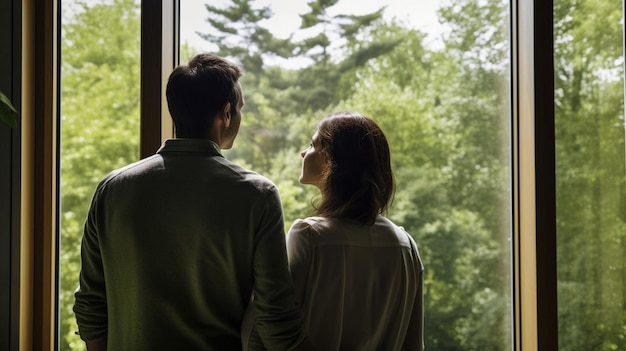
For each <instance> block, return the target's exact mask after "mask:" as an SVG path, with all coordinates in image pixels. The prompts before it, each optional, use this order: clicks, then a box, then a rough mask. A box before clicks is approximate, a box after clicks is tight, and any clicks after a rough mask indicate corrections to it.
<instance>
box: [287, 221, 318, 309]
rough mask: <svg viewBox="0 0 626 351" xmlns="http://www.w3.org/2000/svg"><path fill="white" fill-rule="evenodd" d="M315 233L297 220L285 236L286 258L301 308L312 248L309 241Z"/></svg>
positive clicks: (308, 225) (304, 222) (304, 223)
mask: <svg viewBox="0 0 626 351" xmlns="http://www.w3.org/2000/svg"><path fill="white" fill-rule="evenodd" d="M314 234H315V232H314V230H313V228H311V225H310V224H309V223H307V222H306V220H302V219H297V220H296V221H295V222H294V223H293V224H292V225H291V228H290V229H289V232H288V234H287V257H288V259H289V269H290V270H291V277H292V279H293V284H294V287H295V292H296V300H297V302H298V304H299V305H300V306H301V305H302V303H303V301H304V298H305V294H306V282H307V276H308V274H309V269H310V267H311V259H312V256H313V248H312V246H311V239H312V237H313V236H314Z"/></svg>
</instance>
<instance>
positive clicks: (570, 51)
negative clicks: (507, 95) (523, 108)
mask: <svg viewBox="0 0 626 351" xmlns="http://www.w3.org/2000/svg"><path fill="white" fill-rule="evenodd" d="M621 5H622V4H621V3H618V2H615V1H608V0H584V1H577V2H575V3H574V2H572V1H565V0H563V1H559V2H558V3H557V4H555V19H554V21H555V23H557V24H558V25H557V26H555V95H556V97H555V107H556V113H555V117H556V120H555V126H556V140H557V143H556V174H557V184H556V186H557V219H558V221H557V233H558V239H559V241H558V243H559V245H558V246H557V257H558V259H559V261H558V264H559V266H558V267H559V269H558V293H559V331H560V332H559V347H560V348H562V349H564V350H626V342H625V341H624V340H626V330H625V328H624V325H625V322H624V321H625V320H626V318H625V317H626V294H625V292H624V291H625V289H624V287H625V286H626V230H625V229H626V191H625V189H626V182H625V177H624V158H625V154H624V150H625V149H624V147H625V145H624V112H623V108H624V93H623V91H624V90H623V89H624V87H623V84H624V83H623V77H624V68H623V62H624V61H623V60H624V58H623V52H622V50H623V32H622V31H623V28H622V27H623V21H622V16H623V9H622V6H621ZM561 301H562V302H561ZM582 335H584V337H581V336H582Z"/></svg>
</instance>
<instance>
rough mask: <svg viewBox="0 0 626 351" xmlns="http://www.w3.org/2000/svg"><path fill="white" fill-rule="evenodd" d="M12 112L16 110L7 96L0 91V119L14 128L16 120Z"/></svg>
mask: <svg viewBox="0 0 626 351" xmlns="http://www.w3.org/2000/svg"><path fill="white" fill-rule="evenodd" d="M13 113H17V110H16V109H15V107H13V105H12V104H11V101H10V100H9V98H8V97H6V95H4V94H3V93H2V92H1V91H0V121H2V122H4V123H6V124H8V125H9V126H10V127H11V128H15V127H16V126H17V122H16V121H15V117H13Z"/></svg>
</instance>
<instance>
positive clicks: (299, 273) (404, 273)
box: [244, 216, 424, 350]
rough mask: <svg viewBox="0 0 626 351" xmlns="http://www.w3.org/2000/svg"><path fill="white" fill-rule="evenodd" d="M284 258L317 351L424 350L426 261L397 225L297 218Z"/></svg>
mask: <svg viewBox="0 0 626 351" xmlns="http://www.w3.org/2000/svg"><path fill="white" fill-rule="evenodd" d="M287 255H288V258H289V266H290V269H291V276H292V278H293V281H294V285H295V290H296V300H297V301H298V304H299V306H300V309H301V311H302V314H303V317H304V323H305V326H306V328H307V331H308V335H309V338H310V340H311V342H312V343H313V344H314V345H315V347H316V348H317V349H318V350H423V348H424V342H423V296H422V279H423V278H422V273H423V265H422V261H421V258H420V255H419V252H418V250H417V246H416V244H415V242H414V240H413V239H412V238H411V237H410V236H409V234H408V233H407V232H406V231H404V229H403V228H402V227H399V226H397V225H395V224H394V223H393V222H391V221H390V220H389V219H387V218H385V217H382V216H379V217H378V218H377V220H376V222H375V223H374V224H373V225H371V226H368V225H362V224H358V223H355V222H349V221H345V220H340V219H330V218H321V217H309V218H306V219H298V220H296V221H295V222H294V223H293V225H292V227H291V229H290V230H289V234H288V237H287ZM244 329H246V327H245V323H244ZM253 339H254V338H253ZM244 340H247V339H246V336H245V330H244ZM257 341H258V339H257ZM250 345H252V344H250ZM250 349H252V350H254V349H256V348H255V347H252V346H251V347H250Z"/></svg>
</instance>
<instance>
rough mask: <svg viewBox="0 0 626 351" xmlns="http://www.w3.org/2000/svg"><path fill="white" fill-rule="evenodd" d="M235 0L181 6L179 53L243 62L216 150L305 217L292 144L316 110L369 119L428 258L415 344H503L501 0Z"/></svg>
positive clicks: (304, 140) (303, 135) (410, 227)
mask: <svg viewBox="0 0 626 351" xmlns="http://www.w3.org/2000/svg"><path fill="white" fill-rule="evenodd" d="M238 3H239V4H241V8H240V7H238V6H236V5H235V4H234V3H233V2H229V1H221V2H217V1H214V2H210V3H209V4H208V5H206V6H205V5H202V4H201V3H196V2H181V49H180V52H181V61H184V60H185V59H186V58H188V57H190V56H191V55H192V54H193V53H195V52H198V51H212V52H219V53H220V54H221V55H224V56H229V57H230V58H231V59H233V60H236V61H238V62H240V63H241V64H242V66H243V68H244V71H245V72H246V73H245V75H244V77H243V78H242V82H241V84H242V87H243V90H244V94H245V99H246V106H245V108H244V111H243V119H242V127H241V131H240V134H239V137H238V139H237V141H236V142H235V145H234V147H233V148H232V149H231V150H227V151H226V156H227V157H228V158H229V159H231V160H234V161H235V162H238V163H240V164H243V165H246V166H248V167H250V168H252V169H254V170H256V171H258V172H260V173H262V174H264V175H266V176H268V177H269V178H270V179H272V180H274V181H275V182H276V184H277V185H278V188H279V190H280V192H281V194H282V198H283V207H284V211H285V220H286V227H288V226H289V225H290V224H291V222H293V220H295V219H296V218H301V217H305V216H307V215H309V214H310V205H309V204H310V199H311V197H312V196H313V194H314V193H315V192H314V191H313V189H311V187H307V186H302V185H300V184H299V183H298V176H299V174H300V167H301V158H300V155H299V152H300V150H302V149H303V148H305V147H306V146H307V145H308V142H309V141H308V140H310V137H311V135H312V134H313V132H314V131H315V126H316V123H317V122H318V121H319V120H320V118H321V117H322V116H324V115H325V114H328V113H330V112H334V111H340V110H346V109H348V110H357V111H359V112H362V113H364V114H365V115H368V116H369V117H371V118H373V119H374V120H376V121H377V122H378V123H379V124H380V125H381V127H382V128H383V130H384V131H385V133H386V135H387V138H388V139H389V140H390V143H391V149H392V159H393V162H394V169H395V175H396V180H397V184H398V187H397V192H396V197H395V200H394V204H393V206H392V208H391V209H390V210H389V212H388V216H389V217H390V218H391V219H393V220H394V221H395V222H396V223H399V224H400V225H403V226H404V227H405V228H406V229H407V231H408V232H409V233H411V234H412V235H413V237H414V238H415V239H416V242H417V244H418V246H419V248H420V252H421V254H422V258H423V260H424V265H425V267H426V269H425V272H426V273H425V274H426V275H425V311H426V316H425V319H426V321H425V337H426V348H427V349H434V350H505V349H507V348H510V347H511V345H512V340H511V336H512V332H511V321H512V315H511V313H512V312H511V311H512V308H511V274H510V272H511V268H510V267H511V261H510V257H511V240H510V239H511V223H510V213H511V205H510V204H511V197H510V191H511V187H510V183H511V179H510V173H511V170H510V163H511V161H510V159H511V149H510V147H509V145H510V144H511V140H510V136H511V133H510V128H511V127H510V111H511V107H510V105H511V102H510V90H509V86H510V80H509V75H510V69H509V68H510V59H509V58H510V54H509V52H510V43H509V34H508V23H509V18H510V14H509V12H510V11H509V4H508V2H503V1H457V2H455V3H454V4H447V3H442V5H441V7H438V6H436V4H437V2H428V5H425V4H424V3H423V2H421V3H420V2H415V4H414V5H411V4H410V3H407V2H406V1H392V0H388V1H385V2H383V3H377V4H376V5H372V4H368V5H367V6H366V5H365V4H363V2H354V1H350V0H341V1H339V2H337V4H336V5H334V6H331V5H320V11H319V12H318V13H317V14H313V12H312V10H311V8H310V7H309V6H308V5H307V4H308V3H310V2H308V1H293V0H291V1H285V2H279V1H271V2H269V1H265V2H263V1H244V2H238ZM314 3H316V4H317V2H314ZM322 3H323V4H328V2H319V4H322ZM331 3H332V2H331ZM244 4H252V6H250V8H249V10H245V9H244V8H245V5H244ZM411 6H413V7H411ZM429 6H430V8H429ZM383 7H384V9H382V8H383ZM217 9H219V10H220V11H224V12H226V14H224V15H219V14H218V12H219V11H215V10H217ZM427 14H428V15H427ZM341 15H348V16H358V17H348V18H347V17H345V16H341ZM418 16H419V17H418ZM207 18H208V19H209V20H210V21H212V23H214V24H215V25H211V24H210V23H209V22H207V21H206V19H207ZM233 18H238V21H233ZM476 18H483V19H485V20H484V21H476V20H475V19H476ZM302 19H304V20H302ZM221 26H224V27H227V28H229V29H228V32H227V30H222V31H220V30H219V28H221ZM356 28H358V29H356ZM230 29H233V31H232V32H230ZM352 29H356V30H352ZM311 38H316V41H314V42H313V43H312V40H310V39H311ZM267 43H272V45H268V44H267ZM286 229H288V228H286Z"/></svg>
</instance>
